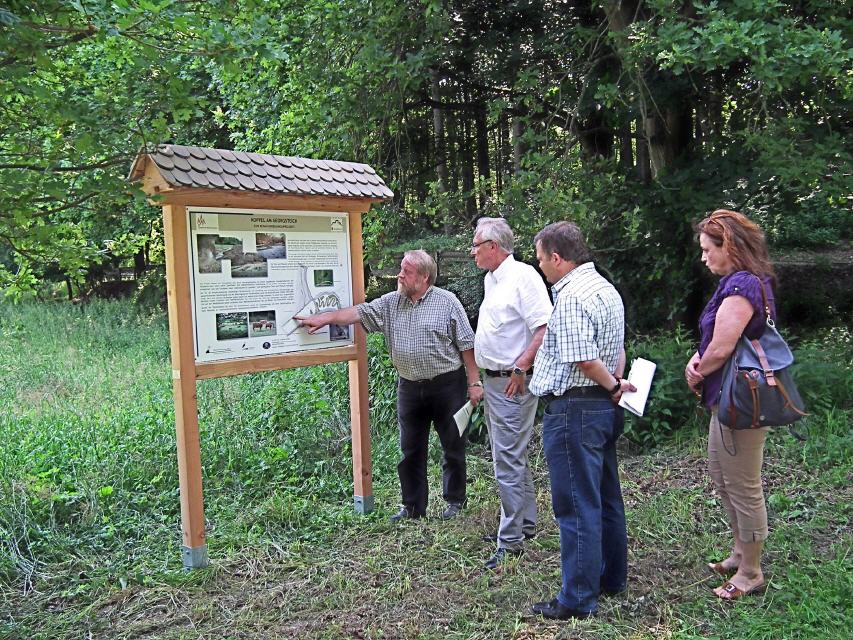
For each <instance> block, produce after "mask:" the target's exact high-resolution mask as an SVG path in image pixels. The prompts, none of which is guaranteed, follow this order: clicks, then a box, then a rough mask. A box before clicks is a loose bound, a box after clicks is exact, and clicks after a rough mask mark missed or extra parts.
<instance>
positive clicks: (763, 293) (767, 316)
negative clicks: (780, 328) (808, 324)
mask: <svg viewBox="0 0 853 640" xmlns="http://www.w3.org/2000/svg"><path fill="white" fill-rule="evenodd" d="M752 275H754V276H755V277H756V279H757V280H758V286H759V287H761V301H762V302H763V303H764V322H765V323H766V324H767V326H768V327H775V326H776V323H775V322H773V318H771V317H770V303H769V302H768V301H767V291H766V290H765V288H764V280H762V279H761V277H760V276H758V275H757V274H754V273H753V274H752ZM762 365H763V363H762Z"/></svg>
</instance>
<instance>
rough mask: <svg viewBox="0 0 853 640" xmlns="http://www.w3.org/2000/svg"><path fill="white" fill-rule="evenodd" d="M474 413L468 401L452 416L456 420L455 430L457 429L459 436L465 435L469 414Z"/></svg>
mask: <svg viewBox="0 0 853 640" xmlns="http://www.w3.org/2000/svg"><path fill="white" fill-rule="evenodd" d="M472 413H474V405H472V404H471V401H470V400H469V401H468V402H466V403H465V404H463V405H462V408H461V409H460V410H459V411H457V412H456V413H454V414H453V419H454V420H456V428H457V429H459V435H460V436H461V435H462V434H463V433H465V429H466V428H467V427H468V421H469V420H471V414H472Z"/></svg>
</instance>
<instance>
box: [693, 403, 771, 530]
mask: <svg viewBox="0 0 853 640" xmlns="http://www.w3.org/2000/svg"><path fill="white" fill-rule="evenodd" d="M768 430H769V429H768V428H767V427H764V428H761V429H729V428H728V427H726V426H724V425H721V424H720V421H719V419H718V418H717V410H716V408H714V410H713V411H712V413H711V425H710V433H709V434H708V471H710V473H711V478H712V479H713V481H714V485H715V486H716V488H717V493H719V494H720V499H721V500H722V501H723V506H724V507H725V508H726V513H727V514H728V517H729V523H730V524H731V527H732V531H734V532H735V533H736V534H737V536H738V539H739V540H740V541H741V542H758V541H760V540H766V539H767V507H766V506H765V505H764V490H763V489H762V488H761V465H762V463H763V462H764V440H765V439H766V437H767V431H768ZM732 453H734V455H732Z"/></svg>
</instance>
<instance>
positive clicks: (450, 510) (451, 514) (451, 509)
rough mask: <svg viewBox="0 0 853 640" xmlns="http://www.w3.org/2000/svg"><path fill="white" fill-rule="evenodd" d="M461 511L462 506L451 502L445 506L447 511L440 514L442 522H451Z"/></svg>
mask: <svg viewBox="0 0 853 640" xmlns="http://www.w3.org/2000/svg"><path fill="white" fill-rule="evenodd" d="M460 511H462V505H461V504H459V503H458V502H451V503H450V504H448V505H447V509H445V510H444V512H443V513H442V514H441V519H442V520H453V518H455V517H456V516H458V515H459V512H460Z"/></svg>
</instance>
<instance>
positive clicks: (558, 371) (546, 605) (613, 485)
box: [530, 222, 635, 620]
mask: <svg viewBox="0 0 853 640" xmlns="http://www.w3.org/2000/svg"><path fill="white" fill-rule="evenodd" d="M535 242H536V257H537V258H538V259H539V267H540V268H541V269H542V272H543V273H544V274H545V278H546V279H547V280H548V282H550V283H551V284H552V285H553V288H552V291H553V295H554V313H553V314H552V315H551V318H550V320H549V321H548V326H547V328H546V330H545V336H544V338H543V340H542V346H541V347H540V349H539V351H538V353H537V354H536V360H535V361H534V365H533V377H532V378H531V380H530V390H531V392H532V393H533V394H535V395H537V396H540V397H541V398H542V399H543V400H544V401H545V415H544V416H543V419H542V442H543V445H544V448H545V458H546V460H547V462H548V474H549V476H550V481H551V503H552V505H553V508H554V515H555V517H556V519H557V522H558V524H559V526H560V564H561V568H562V588H561V590H560V592H559V593H558V594H557V597H556V598H554V599H553V600H551V601H550V602H537V603H536V604H535V605H533V612H534V613H538V614H541V615H543V616H545V617H546V618H556V619H562V620H564V619H568V618H587V617H589V616H592V615H595V613H596V612H597V610H598V597H599V594H601V593H606V594H607V593H619V592H620V591H623V590H624V589H625V587H626V583H627V578H628V537H627V533H626V529H625V507H624V505H623V503H622V490H621V488H620V486H619V472H618V468H617V461H616V440H617V439H618V438H619V436H620V435H621V433H622V427H623V422H624V415H623V410H622V409H621V408H619V407H618V406H617V404H616V403H617V402H618V401H619V398H620V397H621V396H622V392H623V391H634V390H635V389H634V387H633V385H631V383H630V382H628V381H627V380H623V379H622V374H623V372H624V369H625V350H624V338H625V315H624V308H623V306H622V299H621V298H620V297H619V294H618V293H617V292H616V289H615V288H614V287H613V285H611V284H610V283H609V282H608V281H607V280H605V279H604V278H603V277H602V276H601V275H599V273H598V272H597V271H596V269H595V266H594V265H593V263H592V257H591V255H590V252H589V249H588V248H587V246H586V243H585V242H584V239H583V236H582V235H581V232H580V229H579V228H578V227H577V225H575V224H573V223H570V222H557V223H554V224H551V225H548V226H547V227H545V228H544V229H543V230H542V231H540V232H539V233H538V234H537V236H536V238H535Z"/></svg>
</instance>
